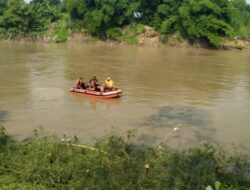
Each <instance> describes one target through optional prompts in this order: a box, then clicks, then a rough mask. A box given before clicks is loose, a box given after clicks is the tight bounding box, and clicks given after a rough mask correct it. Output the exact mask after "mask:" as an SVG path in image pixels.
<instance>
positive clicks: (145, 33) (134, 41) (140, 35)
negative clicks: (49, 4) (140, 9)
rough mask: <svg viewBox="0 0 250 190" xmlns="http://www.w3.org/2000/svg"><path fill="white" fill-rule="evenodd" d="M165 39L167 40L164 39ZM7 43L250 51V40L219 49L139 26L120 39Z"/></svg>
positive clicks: (80, 35)
mask: <svg viewBox="0 0 250 190" xmlns="http://www.w3.org/2000/svg"><path fill="white" fill-rule="evenodd" d="M163 38H165V39H163ZM2 41H5V42H13V41H14V42H31V41H32V42H39V43H66V44H84V43H85V44H86V43H103V44H107V45H119V46H123V45H134V46H147V47H148V46H151V47H161V46H166V47H173V48H203V49H204V48H205V49H216V50H230V49H239V50H243V49H250V39H237V38H234V39H226V38H222V39H221V45H220V46H218V47H214V46H211V45H210V44H209V43H208V42H207V41H205V40H198V39H196V40H188V39H185V38H183V37H182V36H181V35H180V34H179V33H178V32H177V33H175V34H172V35H170V36H168V37H163V36H161V35H160V33H159V32H157V31H155V30H154V29H153V28H152V27H148V26H143V25H139V26H136V27H127V28H124V29H123V30H122V34H120V36H119V37H115V38H114V37H111V38H107V39H99V38H97V37H94V36H92V35H90V34H88V33H86V32H84V31H77V32H70V31H68V32H67V35H65V36H63V37H61V36H58V34H56V33H55V32H53V31H50V32H48V33H46V34H45V35H41V36H35V37H34V36H32V37H30V36H27V37H23V36H16V37H9V38H7V39H6V38H2Z"/></svg>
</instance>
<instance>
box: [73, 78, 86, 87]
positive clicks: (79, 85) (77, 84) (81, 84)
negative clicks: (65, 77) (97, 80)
mask: <svg viewBox="0 0 250 190" xmlns="http://www.w3.org/2000/svg"><path fill="white" fill-rule="evenodd" d="M87 87H88V85H87V84H86V83H85V82H84V81H83V78H82V77H80V78H79V79H77V81H76V86H75V88H77V89H86V88H87Z"/></svg>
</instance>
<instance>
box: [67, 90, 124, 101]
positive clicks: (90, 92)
mask: <svg viewBox="0 0 250 190" xmlns="http://www.w3.org/2000/svg"><path fill="white" fill-rule="evenodd" d="M70 92H73V93H78V94H83V95H88V96H94V97H96V98H103V99H107V98H119V97H121V95H122V91H121V90H120V89H115V90H111V91H104V92H99V91H94V90H88V89H78V88H71V89H70Z"/></svg>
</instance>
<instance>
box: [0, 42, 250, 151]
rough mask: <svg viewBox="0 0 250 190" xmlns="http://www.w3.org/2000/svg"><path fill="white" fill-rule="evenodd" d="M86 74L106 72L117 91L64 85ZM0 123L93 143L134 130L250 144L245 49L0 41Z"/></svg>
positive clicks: (23, 133) (182, 140)
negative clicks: (108, 93) (111, 94)
mask: <svg viewBox="0 0 250 190" xmlns="http://www.w3.org/2000/svg"><path fill="white" fill-rule="evenodd" d="M92 75H97V77H98V79H99V80H100V81H104V79H105V78H106V77H107V76H111V77H112V78H113V79H114V81H115V84H116V86H118V87H120V88H121V89H122V90H123V96H122V98H120V99H110V100H100V99H95V98H92V97H84V96H80V95H77V94H72V93H70V92H69V88H70V87H71V86H72V85H73V84H74V82H75V80H76V78H78V77H79V76H82V77H84V79H86V80H89V78H90V77H91V76H92ZM0 124H1V125H3V126H4V127H5V128H6V129H7V131H8V133H9V134H10V135H12V136H13V137H14V138H17V139H24V138H27V137H30V136H32V135H33V134H34V129H38V128H40V127H42V128H43V129H44V131H45V132H46V133H48V134H55V135H58V136H62V135H63V134H66V135H69V136H73V135H77V136H78V137H79V138H80V139H81V141H82V142H83V143H92V142H93V141H94V139H95V138H98V137H100V136H103V135H104V134H106V133H107V132H110V131H112V130H115V131H117V132H119V133H123V132H124V131H127V130H129V129H136V130H137V138H138V141H140V142H142V143H146V144H151V145H156V144H158V143H160V142H161V141H164V142H162V143H164V144H167V145H169V146H171V147H174V148H183V147H185V146H187V145H193V144H196V143H197V142H200V141H202V142H210V143H219V144H222V145H230V146H231V145H235V146H237V147H241V148H244V149H247V150H250V50H243V51H238V50H230V51H214V50H205V49H192V48H190V49H185V48H167V47H133V46H112V45H104V44H74V45H73V44H35V43H4V42H2V43H0ZM174 128H178V130H177V131H175V132H172V133H169V132H170V131H171V130H173V129H174Z"/></svg>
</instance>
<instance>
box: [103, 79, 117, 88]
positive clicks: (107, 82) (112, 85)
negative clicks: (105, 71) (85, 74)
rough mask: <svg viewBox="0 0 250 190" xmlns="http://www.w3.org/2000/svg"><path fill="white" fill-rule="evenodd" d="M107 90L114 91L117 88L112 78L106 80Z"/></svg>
mask: <svg viewBox="0 0 250 190" xmlns="http://www.w3.org/2000/svg"><path fill="white" fill-rule="evenodd" d="M105 88H106V89H108V90H113V89H114V88H115V84H114V81H113V80H112V79H111V77H107V79H106V80H105Z"/></svg>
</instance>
